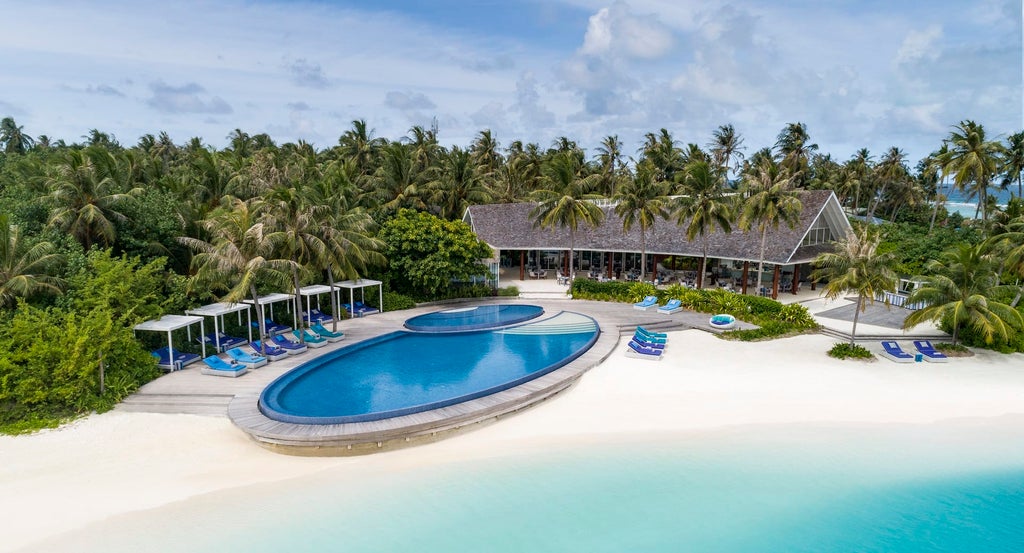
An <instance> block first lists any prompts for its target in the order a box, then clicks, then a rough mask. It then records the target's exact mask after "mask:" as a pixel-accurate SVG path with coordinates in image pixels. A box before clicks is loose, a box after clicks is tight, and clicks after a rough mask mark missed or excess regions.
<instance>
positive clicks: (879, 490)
mask: <svg viewBox="0 0 1024 553" xmlns="http://www.w3.org/2000/svg"><path fill="white" fill-rule="evenodd" d="M1018 422H1019V421H1018ZM1022 437H1024V429H1022V428H1020V426H1019V425H1018V427H1016V428H1013V429H1011V430H1005V429H1003V430H997V431H992V430H991V429H982V430H980V431H979V428H977V427H970V428H957V429H953V430H950V429H948V428H935V427H903V428H893V427H857V428H852V427H775V428H767V429H764V428H759V429H749V430H740V431H732V432H723V433H717V434H714V435H698V436H680V437H676V438H673V439H671V440H668V441H661V442H659V443H657V444H655V443H651V442H644V441H636V442H620V443H610V444H605V445H602V446H595V445H590V446H581V447H575V448H566V449H561V450H556V451H549V452H547V453H543V454H540V455H538V454H531V455H517V454H515V453H514V452H513V453H512V454H510V455H506V456H504V457H500V458H497V459H491V460H476V461H472V462H470V461H464V462H456V463H450V464H444V465H439V466H431V467H420V468H402V469H397V470H394V471H390V472H386V473H383V474H378V475H375V476H374V477H372V478H371V477H361V478H357V479H354V478H352V477H351V475H346V471H345V470H343V469H332V470H331V471H327V472H325V473H322V474H318V475H316V476H313V477H308V478H303V479H300V480H296V481H291V482H285V483H278V484H274V485H266V486H253V487H249V488H245V489H242V490H234V491H229V492H224V493H217V494H211V495H208V496H205V497H202V498H197V499H194V500H189V501H186V502H182V503H179V504H175V505H170V506H167V507H164V508H160V509H155V510H153V511H147V512H143V513H135V514H131V515H127V516H122V517H118V518H116V519H114V520H110V521H107V522H104V523H102V524H97V525H94V526H93V527H90V528H88V529H86V530H84V531H80V532H75V533H73V534H71V535H67V536H64V537H62V538H61V539H59V540H57V541H54V542H51V543H48V544H45V546H43V547H42V548H40V547H36V548H33V551H40V550H42V551H78V552H89V551H106V552H120V551H125V552H127V551H133V552H134V551H154V552H162V551H194V552H213V551H218V552H219V551H247V552H252V553H258V552H268V553H269V552H273V553H279V552H281V551H289V552H305V551H346V552H364V551H367V552H368V551H403V552H404V551H417V552H453V551H491V552H513V551H515V552H520V551H530V552H545V551H552V552H603V551H607V552H623V551H653V552H660V551H696V552H704V551H714V552H726V553H729V552H780V553H782V552H812V551H814V552H818V551H828V552H837V553H845V552H875V551H877V552H891V553H906V552H938V551H949V552H954V551H955V552H964V551H985V552H1019V551H1024V455H1022V453H1024V445H1022V443H1024V442H1022V440H1021V438H1022Z"/></svg>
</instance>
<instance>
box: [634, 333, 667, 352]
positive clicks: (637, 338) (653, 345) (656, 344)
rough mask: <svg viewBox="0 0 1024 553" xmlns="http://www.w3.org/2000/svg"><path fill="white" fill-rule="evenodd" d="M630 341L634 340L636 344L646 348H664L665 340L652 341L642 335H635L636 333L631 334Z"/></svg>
mask: <svg viewBox="0 0 1024 553" xmlns="http://www.w3.org/2000/svg"><path fill="white" fill-rule="evenodd" d="M632 341H634V342H636V343H637V344H640V345H641V346H643V347H645V348H647V349H665V345H666V342H665V341H664V340H662V341H660V342H653V341H649V340H645V339H644V337H643V336H637V335H636V334H634V335H633V338H632Z"/></svg>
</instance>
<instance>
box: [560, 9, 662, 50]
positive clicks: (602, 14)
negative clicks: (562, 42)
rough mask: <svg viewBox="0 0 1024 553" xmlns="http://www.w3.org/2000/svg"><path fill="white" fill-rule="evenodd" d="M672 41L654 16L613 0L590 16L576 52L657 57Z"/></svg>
mask: <svg viewBox="0 0 1024 553" xmlns="http://www.w3.org/2000/svg"><path fill="white" fill-rule="evenodd" d="M672 45H673V39H672V33H671V32H670V31H669V30H668V28H666V27H665V25H664V24H662V23H661V21H659V20H658V19H657V18H656V17H654V16H650V15H646V16H645V15H638V14H636V13H634V12H633V11H632V10H630V8H629V6H628V5H627V4H625V3H624V2H616V3H615V4H613V5H612V6H611V7H610V8H601V9H600V10H598V12H597V13H596V14H594V15H592V16H591V17H590V21H589V23H588V24H587V32H586V33H585V34H584V35H583V45H582V46H580V50H579V53H580V54H582V55H584V56H598V57H601V56H608V55H611V56H622V57H629V58H658V57H661V56H663V55H665V54H666V53H667V52H668V51H669V49H670V48H671V47H672Z"/></svg>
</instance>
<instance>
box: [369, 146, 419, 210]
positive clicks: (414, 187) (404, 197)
mask: <svg viewBox="0 0 1024 553" xmlns="http://www.w3.org/2000/svg"><path fill="white" fill-rule="evenodd" d="M423 178H424V175H423V174H422V173H421V172H420V171H419V166H418V165H417V164H416V163H415V161H414V160H413V157H412V152H411V151H410V148H409V147H408V146H406V145H404V144H402V143H400V142H392V143H390V144H388V145H387V146H385V147H384V149H383V155H382V156H381V164H380V167H378V168H377V171H376V172H375V173H374V175H373V183H374V188H373V189H372V190H369V191H367V192H366V198H365V200H366V202H367V204H366V205H367V207H369V208H370V209H374V208H376V209H381V210H387V211H395V212H397V211H398V210H399V209H402V208H403V207H407V208H412V209H416V210H419V211H423V210H426V209H427V204H426V203H425V202H424V201H423V190H421V187H422V185H423V184H424V183H425V181H424V180H423Z"/></svg>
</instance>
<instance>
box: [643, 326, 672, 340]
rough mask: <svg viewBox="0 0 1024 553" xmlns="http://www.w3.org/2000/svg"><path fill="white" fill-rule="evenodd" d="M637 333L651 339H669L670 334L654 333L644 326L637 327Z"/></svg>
mask: <svg viewBox="0 0 1024 553" xmlns="http://www.w3.org/2000/svg"><path fill="white" fill-rule="evenodd" d="M636 331H637V333H638V334H642V335H644V336H649V337H651V338H668V334H665V333H664V332H652V331H650V330H647V329H646V328H644V327H642V326H637V327H636Z"/></svg>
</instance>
